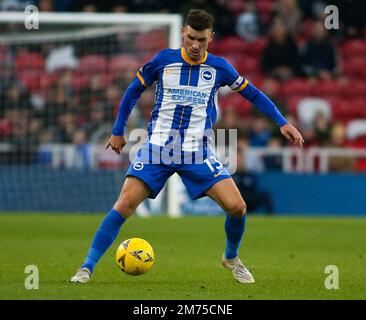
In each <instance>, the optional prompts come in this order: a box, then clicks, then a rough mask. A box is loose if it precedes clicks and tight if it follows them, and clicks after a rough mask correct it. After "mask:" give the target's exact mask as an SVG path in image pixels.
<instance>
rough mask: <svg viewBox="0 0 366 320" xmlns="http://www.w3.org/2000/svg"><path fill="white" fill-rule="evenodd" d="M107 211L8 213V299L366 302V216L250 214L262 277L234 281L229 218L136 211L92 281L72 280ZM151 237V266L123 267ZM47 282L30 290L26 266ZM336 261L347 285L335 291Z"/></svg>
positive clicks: (247, 249) (4, 248)
mask: <svg viewBox="0 0 366 320" xmlns="http://www.w3.org/2000/svg"><path fill="white" fill-rule="evenodd" d="M102 217H103V216H102V215H81V214H79V215H70V214H54V215H49V214H1V215H0V247H1V250H0V299H124V300H126V299H134V300H135V299H136V300H144V299H153V300H154V299H162V300H167V299H177V300H182V299H208V300H210V299H225V300H227V299H239V300H246V299H366V252H365V248H366V232H365V230H366V219H362V218H335V217H334V218H310V217H306V218H303V217H301V218H300V217H265V216H255V215H250V216H249V218H248V222H247V230H246V233H245V236H244V242H243V244H242V246H241V249H240V257H242V258H243V260H244V261H245V263H246V264H247V266H248V267H249V269H250V270H251V271H252V273H253V275H254V277H255V279H256V283H255V284H250V285H243V284H239V283H237V282H235V280H234V279H233V278H232V275H231V273H230V271H228V270H227V269H224V268H223V267H222V266H221V264H220V257H221V255H222V253H223V251H224V245H225V240H224V237H225V234H224V229H223V223H224V217H184V218H175V219H171V218H168V217H165V216H156V217H151V218H138V217H132V218H130V220H129V221H127V223H125V225H124V226H123V228H122V231H121V232H120V234H119V237H118V240H117V241H116V242H115V243H114V244H113V245H112V247H111V248H110V249H109V250H108V251H107V254H106V255H105V256H104V257H103V258H102V260H101V261H100V263H99V265H98V266H97V268H96V270H95V273H94V276H93V279H92V281H91V282H89V283H88V284H86V285H75V284H71V283H69V282H68V280H69V278H70V277H71V276H72V275H73V274H74V272H75V271H76V269H77V268H78V266H79V265H80V263H81V262H82V261H83V259H84V257H85V254H86V252H87V250H88V246H89V244H90V241H91V239H92V237H93V234H94V232H95V230H96V228H97V227H98V225H99V223H100V221H101V219H102ZM130 237H141V238H144V239H146V240H148V241H149V242H150V243H151V245H152V246H153V248H154V251H155V258H156V259H155V263H154V265H153V267H152V269H151V270H150V271H149V272H148V273H146V274H144V275H141V276H128V275H126V274H123V273H122V272H121V271H120V270H119V269H118V268H117V265H116V263H115V260H114V254H115V250H116V249H117V247H118V245H119V243H120V242H122V241H123V240H125V239H127V238H130ZM32 264H33V265H36V266H37V267H38V268H39V289H38V290H26V289H25V286H24V281H25V278H26V276H27V274H25V272H24V269H25V267H26V266H27V265H32ZM327 265H336V266H337V267H338V270H339V289H337V290H334V289H333V290H327V289H326V288H325V286H324V281H325V279H326V277H327V276H328V274H326V273H325V272H324V269H325V267H326V266H327Z"/></svg>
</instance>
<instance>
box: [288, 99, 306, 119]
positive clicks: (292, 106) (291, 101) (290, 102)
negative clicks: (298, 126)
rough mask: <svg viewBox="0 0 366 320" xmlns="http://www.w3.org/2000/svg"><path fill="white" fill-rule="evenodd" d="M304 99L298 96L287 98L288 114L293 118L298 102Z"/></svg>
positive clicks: (295, 114)
mask: <svg viewBox="0 0 366 320" xmlns="http://www.w3.org/2000/svg"><path fill="white" fill-rule="evenodd" d="M302 99H304V96H302V95H300V96H291V97H289V98H287V99H286V104H287V106H288V109H289V111H290V113H291V114H292V115H294V116H297V106H298V104H299V102H300V101H301V100H302Z"/></svg>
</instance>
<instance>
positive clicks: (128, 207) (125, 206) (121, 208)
mask: <svg viewBox="0 0 366 320" xmlns="http://www.w3.org/2000/svg"><path fill="white" fill-rule="evenodd" d="M113 208H114V209H115V210H117V211H118V212H119V213H120V214H121V215H122V216H124V217H129V216H131V215H132V214H133V213H134V211H135V210H136V206H135V205H134V203H133V202H131V201H129V200H128V199H126V198H122V199H118V200H117V201H116V203H115V204H114V206H113Z"/></svg>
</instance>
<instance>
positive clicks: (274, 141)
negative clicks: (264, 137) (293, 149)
mask: <svg viewBox="0 0 366 320" xmlns="http://www.w3.org/2000/svg"><path fill="white" fill-rule="evenodd" d="M281 146H282V140H281V139H280V138H279V137H271V138H270V139H269V141H268V147H269V150H272V151H276V150H279V149H280V148H281ZM263 162H264V166H265V168H266V171H281V170H282V155H278V154H275V153H273V154H270V155H266V156H264V157H263Z"/></svg>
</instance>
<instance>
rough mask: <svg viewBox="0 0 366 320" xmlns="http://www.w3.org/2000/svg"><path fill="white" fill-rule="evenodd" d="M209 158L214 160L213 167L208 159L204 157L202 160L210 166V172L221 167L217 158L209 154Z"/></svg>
mask: <svg viewBox="0 0 366 320" xmlns="http://www.w3.org/2000/svg"><path fill="white" fill-rule="evenodd" d="M210 159H212V160H213V161H214V165H215V167H213V165H212V164H211V163H210V161H209V160H208V159H205V160H204V161H203V162H204V163H206V164H207V166H208V167H209V168H210V170H211V172H215V171H218V170H221V169H222V167H223V165H222V163H221V162H220V160H219V159H217V158H216V157H215V156H210Z"/></svg>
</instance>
